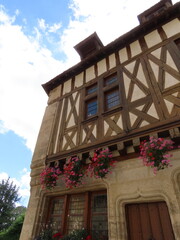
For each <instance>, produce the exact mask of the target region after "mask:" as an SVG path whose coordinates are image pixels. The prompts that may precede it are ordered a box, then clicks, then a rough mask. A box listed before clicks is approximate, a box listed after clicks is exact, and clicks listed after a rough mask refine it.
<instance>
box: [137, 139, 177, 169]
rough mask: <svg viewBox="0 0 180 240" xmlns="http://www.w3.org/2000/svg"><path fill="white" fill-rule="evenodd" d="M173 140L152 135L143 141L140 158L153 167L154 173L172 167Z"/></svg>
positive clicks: (146, 164)
mask: <svg viewBox="0 0 180 240" xmlns="http://www.w3.org/2000/svg"><path fill="white" fill-rule="evenodd" d="M173 148H174V147H173V141H171V140H167V139H164V138H155V137H150V138H149V141H143V142H142V143H141V145H140V159H142V160H143V164H144V165H145V166H147V167H151V168H153V172H154V174H156V173H157V171H159V170H162V169H165V168H168V167H171V166H172V165H171V164H170V161H171V160H170V158H171V157H172V154H169V153H168V152H169V150H172V149H173Z"/></svg>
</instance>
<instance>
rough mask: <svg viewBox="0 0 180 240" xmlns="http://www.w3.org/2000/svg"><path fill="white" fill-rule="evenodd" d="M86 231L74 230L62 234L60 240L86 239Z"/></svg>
mask: <svg viewBox="0 0 180 240" xmlns="http://www.w3.org/2000/svg"><path fill="white" fill-rule="evenodd" d="M87 236H88V232H87V231H86V230H85V229H79V230H74V231H73V232H72V233H70V234H68V235H66V236H64V237H62V238H61V240H81V239H83V240H84V239H86V238H87Z"/></svg>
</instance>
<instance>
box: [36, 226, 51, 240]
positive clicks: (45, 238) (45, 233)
mask: <svg viewBox="0 0 180 240" xmlns="http://www.w3.org/2000/svg"><path fill="white" fill-rule="evenodd" d="M52 235H53V233H52V228H51V227H50V226H47V227H45V229H43V230H42V232H41V233H40V235H39V236H38V237H37V238H36V239H37V240H53V238H52Z"/></svg>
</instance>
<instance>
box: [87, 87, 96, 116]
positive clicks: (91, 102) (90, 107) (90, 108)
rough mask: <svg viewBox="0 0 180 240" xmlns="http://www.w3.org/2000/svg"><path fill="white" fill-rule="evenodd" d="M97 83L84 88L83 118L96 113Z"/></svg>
mask: <svg viewBox="0 0 180 240" xmlns="http://www.w3.org/2000/svg"><path fill="white" fill-rule="evenodd" d="M97 89H98V87H97V84H93V85H91V86H90V87H87V88H86V97H85V99H86V100H85V118H86V119H88V118H90V117H93V116H94V115H96V114H97V111H98V101H97Z"/></svg>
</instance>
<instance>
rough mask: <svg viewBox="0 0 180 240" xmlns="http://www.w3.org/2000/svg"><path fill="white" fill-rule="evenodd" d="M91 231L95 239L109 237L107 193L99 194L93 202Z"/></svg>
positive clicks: (103, 239) (93, 198)
mask: <svg viewBox="0 0 180 240" xmlns="http://www.w3.org/2000/svg"><path fill="white" fill-rule="evenodd" d="M91 216H92V218H91V226H92V228H91V231H92V237H93V239H96V240H97V239H98V240H101V239H102V240H107V239H108V220H107V195H106V194H98V195H94V196H93V197H92V202H91Z"/></svg>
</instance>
